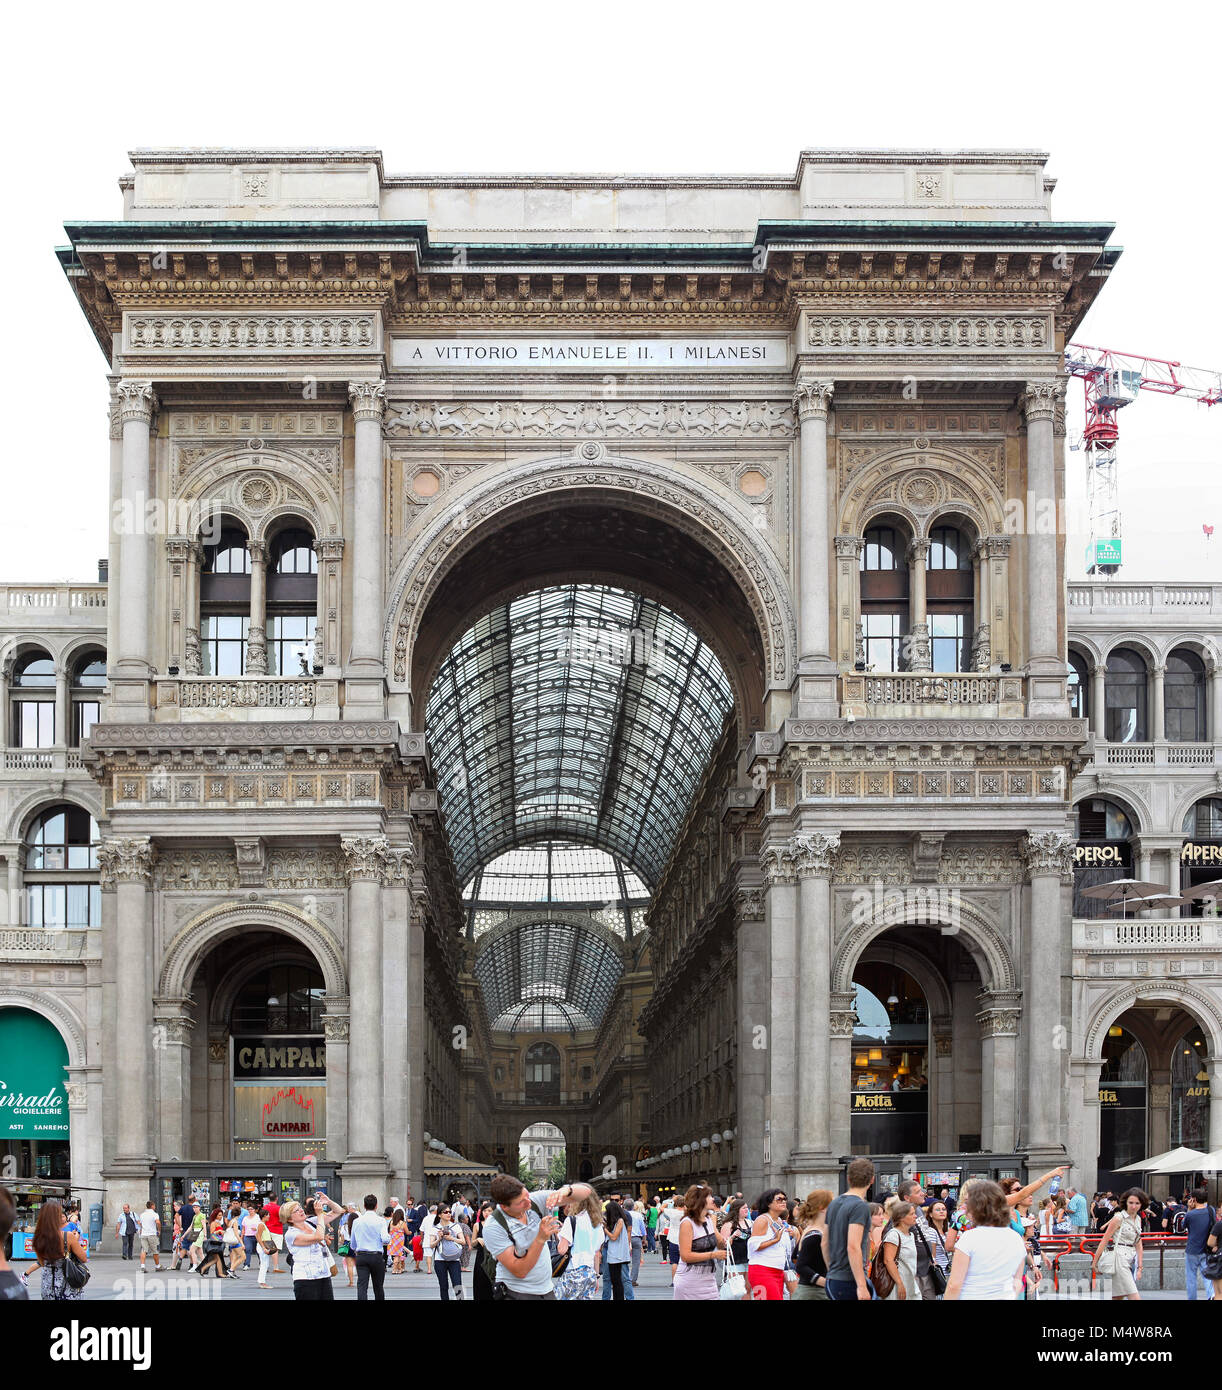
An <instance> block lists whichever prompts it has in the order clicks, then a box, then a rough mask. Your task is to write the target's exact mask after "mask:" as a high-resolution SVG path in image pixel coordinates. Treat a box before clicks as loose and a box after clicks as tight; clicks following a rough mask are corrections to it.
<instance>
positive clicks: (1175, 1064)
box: [1171, 1028, 1211, 1151]
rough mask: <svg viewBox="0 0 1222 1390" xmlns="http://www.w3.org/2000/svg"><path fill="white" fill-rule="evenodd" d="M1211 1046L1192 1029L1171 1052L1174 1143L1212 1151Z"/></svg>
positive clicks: (1197, 1029) (1172, 1130) (1198, 1032)
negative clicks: (1210, 1122)
mask: <svg viewBox="0 0 1222 1390" xmlns="http://www.w3.org/2000/svg"><path fill="white" fill-rule="evenodd" d="M1210 1100H1211V1097H1210V1093H1209V1045H1208V1043H1207V1042H1206V1041H1205V1034H1204V1033H1203V1032H1202V1031H1201V1030H1200V1029H1199V1028H1192V1029H1191V1030H1190V1031H1189V1032H1187V1033H1186V1034H1185V1035H1184V1036H1183V1037H1182V1038H1181V1039H1180V1040H1179V1042H1177V1043H1176V1045H1175V1047H1174V1048H1173V1049H1172V1052H1171V1143H1172V1145H1173V1146H1174V1145H1178V1144H1182V1145H1184V1147H1185V1148H1189V1149H1200V1150H1201V1151H1206V1150H1208V1148H1209V1106H1210Z"/></svg>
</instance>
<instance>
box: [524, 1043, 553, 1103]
mask: <svg viewBox="0 0 1222 1390" xmlns="http://www.w3.org/2000/svg"><path fill="white" fill-rule="evenodd" d="M525 1073H526V1075H525V1077H524V1078H523V1079H524V1082H525V1087H526V1099H527V1100H528V1101H559V1099H560V1049H559V1048H558V1047H555V1046H554V1045H553V1044H552V1043H549V1042H537V1043H531V1045H530V1046H529V1047H528V1048H527V1049H526V1058H525Z"/></svg>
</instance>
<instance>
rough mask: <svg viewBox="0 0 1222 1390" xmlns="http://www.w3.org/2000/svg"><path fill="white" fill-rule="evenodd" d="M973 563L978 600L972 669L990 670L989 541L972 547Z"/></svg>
mask: <svg viewBox="0 0 1222 1390" xmlns="http://www.w3.org/2000/svg"><path fill="white" fill-rule="evenodd" d="M972 564H973V567H974V569H975V576H974V580H975V583H974V588H975V600H976V606H975V611H974V614H973V620H974V627H975V631H974V633H973V636H972V669H973V670H974V671H988V670H990V669H991V668H992V665H993V642H992V634H991V632H990V630H989V568H990V566H989V547H988V543H987V541H984V540H978V541H977V542H976V544H975V545H974V546H973V547H972Z"/></svg>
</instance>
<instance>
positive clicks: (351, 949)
mask: <svg viewBox="0 0 1222 1390" xmlns="http://www.w3.org/2000/svg"><path fill="white" fill-rule="evenodd" d="M340 847H341V849H342V850H343V853H344V861H345V862H344V871H345V875H346V877H347V879H348V989H349V1014H350V1019H351V1024H350V1031H349V1037H348V1091H347V1098H348V1153H347V1156H346V1157H345V1159H344V1180H345V1184H347V1182H348V1181H349V1180H351V1179H354V1178H356V1179H359V1180H360V1181H366V1182H376V1183H380V1184H385V1181H386V1176H387V1159H386V1139H385V1134H384V1130H383V1096H382V885H383V883H384V882H385V878H386V872H387V868H388V866H389V855H388V851H389V845H388V843H387V840H386V837H385V836H384V835H354V836H347V835H345V836H341V837H340ZM374 1190H376V1189H374ZM378 1195H379V1196H381V1195H383V1194H382V1193H381V1192H379V1193H378Z"/></svg>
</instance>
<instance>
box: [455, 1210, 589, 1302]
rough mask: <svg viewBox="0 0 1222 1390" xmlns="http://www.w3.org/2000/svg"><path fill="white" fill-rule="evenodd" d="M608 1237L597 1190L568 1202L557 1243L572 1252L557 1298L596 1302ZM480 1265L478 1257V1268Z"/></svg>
mask: <svg viewBox="0 0 1222 1390" xmlns="http://www.w3.org/2000/svg"><path fill="white" fill-rule="evenodd" d="M605 1237H606V1232H605V1231H604V1230H603V1209H602V1203H601V1202H600V1201H599V1200H598V1194H597V1193H594V1192H591V1193H590V1195H589V1196H588V1197H584V1198H582V1200H581V1201H580V1202H570V1203H569V1204H568V1206H567V1207H566V1208H565V1219H564V1225H562V1226H561V1227H560V1235H559V1241H558V1244H557V1249H558V1250H559V1252H560V1254H561V1255H564V1254H565V1253H567V1252H568V1251H572V1254H571V1256H570V1258H569V1263H568V1266H567V1268H566V1269H565V1271H564V1273H563V1274H562V1275H561V1276H560V1279H559V1282H558V1283H557V1284H556V1297H557V1298H558V1299H560V1301H561V1302H563V1303H593V1302H594V1296H595V1294H596V1292H597V1290H598V1280H599V1265H600V1261H601V1258H602V1246H603V1241H604V1239H605ZM478 1265H479V1261H478V1260H477V1261H476V1267H477V1268H478Z"/></svg>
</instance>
